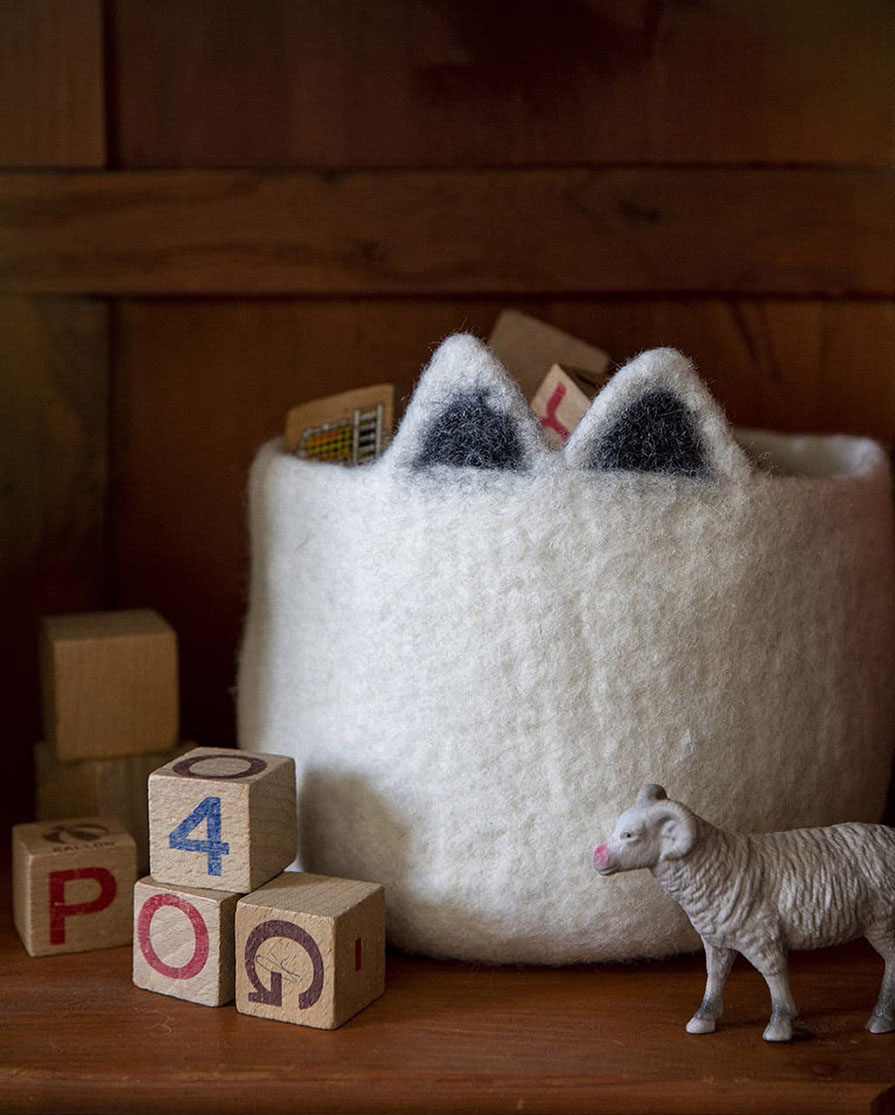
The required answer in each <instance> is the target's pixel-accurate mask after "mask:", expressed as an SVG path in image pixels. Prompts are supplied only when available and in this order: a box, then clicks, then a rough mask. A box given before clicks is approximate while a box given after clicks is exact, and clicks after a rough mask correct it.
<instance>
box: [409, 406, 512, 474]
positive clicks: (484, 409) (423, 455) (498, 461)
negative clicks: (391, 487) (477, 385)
mask: <svg viewBox="0 0 895 1115" xmlns="http://www.w3.org/2000/svg"><path fill="white" fill-rule="evenodd" d="M431 465H453V466H454V467H455V468H499V469H519V470H521V469H523V468H524V467H525V453H524V451H523V448H522V441H521V438H520V437H519V432H518V429H517V427H516V423H515V422H514V421H513V419H512V418H511V417H510V415H508V414H506V413H504V412H501V411H497V410H495V409H494V408H493V407H492V406H489V404H488V401H487V398H486V395H485V392H484V391H482V390H471V391H463V392H461V393H460V394H458V395H456V396H455V398H454V399H453V400H452V401H451V402H450V403H448V405H447V406H446V407H445V408H444V410H443V411H442V412H441V413H440V414H438V415H437V416H436V417H435V418H434V419H433V420H432V423H431V425H430V426H429V427H428V429H427V430H426V432H425V433H424V435H423V439H422V445H421V447H420V452H419V455H418V456H417V458H416V460H415V461H414V462H413V467H414V468H417V469H420V468H428V467H429V466H431Z"/></svg>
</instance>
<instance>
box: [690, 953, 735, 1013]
mask: <svg viewBox="0 0 895 1115" xmlns="http://www.w3.org/2000/svg"><path fill="white" fill-rule="evenodd" d="M702 944H703V947H704V948H705V970H706V980H705V997H704V998H703V1000H702V1004H701V1006H700V1007H699V1010H698V1011H697V1012H696V1013H695V1014H694V1015H693V1017H692V1018H691V1019H690V1021H689V1022H688V1023H687V1033H688V1034H711V1033H712V1032H713V1031H714V1029H715V1022H716V1021H717V1020H718V1019H719V1018H720V1017H721V1011H722V1010H723V1003H722V996H723V994H724V984H725V983H727V977H728V975H729V974H730V967H731V965H732V964H733V961H734V957H735V956H736V953H735V952H734V950H733V949H722V948H716V947H715V946H714V945H710V944H708V943H707V942H706V941H703V942H702Z"/></svg>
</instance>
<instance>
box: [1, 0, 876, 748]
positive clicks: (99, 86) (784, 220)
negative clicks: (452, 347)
mask: <svg viewBox="0 0 895 1115" xmlns="http://www.w3.org/2000/svg"><path fill="white" fill-rule="evenodd" d="M4 13H5V14H6V15H7V16H10V13H14V18H13V19H12V20H11V22H12V27H13V30H9V28H8V25H9V24H10V18H7V20H5V21H4V22H5V25H4V27H3V30H2V31H0V35H2V36H3V38H0V90H2V91H3V93H4V95H5V98H9V99H10V102H11V103H13V104H14V105H15V111H14V112H13V113H12V114H11V115H9V114H7V117H6V119H4V120H2V121H0V164H2V165H5V166H6V167H7V168H9V167H16V168H29V169H30V172H29V173H28V174H24V175H20V174H15V175H11V174H6V175H3V176H2V178H0V291H4V292H6V293H5V301H4V303H3V306H4V309H3V315H4V322H5V321H6V319H7V317H8V318H9V320H10V323H11V327H10V329H9V330H8V331H7V337H6V338H5V340H4V342H3V344H2V348H0V353H2V366H3V372H4V377H5V376H6V374H7V369H9V381H10V383H11V384H12V385H13V387H14V390H13V392H12V393H11V394H12V402H13V405H12V408H11V409H9V408H4V410H5V412H6V413H5V414H4V420H5V421H8V422H9V423H10V429H11V431H12V432H11V434H10V441H9V443H8V444H9V445H10V446H12V447H13V449H11V450H10V453H9V454H8V455H7V456H8V458H9V459H8V460H7V459H5V458H4V459H3V468H4V472H3V480H4V486H3V492H4V499H5V500H6V501H7V502H6V503H5V504H4V519H3V520H2V529H3V532H4V533H3V542H4V544H5V543H6V541H7V539H9V540H10V545H11V549H10V550H9V552H10V553H12V554H13V555H18V556H14V558H13V561H14V562H15V563H16V564H15V566H14V568H13V574H15V576H18V577H19V580H18V581H16V580H15V576H12V575H10V576H7V585H6V588H5V590H4V591H6V592H7V593H8V594H9V596H10V598H11V599H14V600H15V602H16V609H17V611H16V612H15V616H16V619H15V622H14V623H13V624H12V625H10V627H9V628H8V630H7V631H6V632H5V638H6V640H7V645H8V646H9V648H10V649H13V650H15V652H16V654H18V655H19V659H20V661H19V663H18V664H17V666H16V668H15V671H14V673H13V676H12V677H11V678H10V677H7V678H6V679H5V680H4V686H5V687H4V690H3V693H2V696H3V699H4V701H5V702H6V703H7V704H8V705H9V706H10V707H11V708H12V710H13V722H14V724H15V725H16V727H15V732H14V747H15V748H16V754H17V755H19V756H21V755H24V754H26V753H27V748H28V747H29V746H30V742H31V740H32V739H33V737H34V734H35V732H36V731H37V730H38V729H37V718H36V701H35V690H34V685H33V671H32V662H31V658H30V655H31V643H32V626H31V625H32V623H33V619H34V616H35V615H36V614H37V613H38V612H39V611H40V610H43V609H45V608H47V607H53V608H56V607H60V608H61V607H81V606H87V605H90V604H93V603H101V604H103V605H110V606H111V605H120V606H131V605H151V606H154V607H158V608H159V609H160V610H161V611H162V612H163V613H164V614H165V615H166V616H168V618H170V619H171V621H172V622H173V623H174V624H175V625H176V626H177V628H178V630H179V632H180V636H181V643H182V661H183V710H184V716H183V721H184V730H185V731H186V732H187V733H189V734H190V736H192V737H193V738H196V739H198V740H199V741H200V742H202V743H225V742H229V741H231V740H232V738H233V706H232V697H231V693H230V687H231V686H232V684H233V680H234V672H235V671H234V661H235V652H236V645H237V640H238V633H239V626H240V620H241V614H242V610H243V607H244V603H245V584H246V575H247V559H246V538H245V528H244V519H245V497H244V492H245V477H246V470H247V468H248V465H249V462H250V460H251V457H252V454H253V452H254V451H255V449H256V448H257V446H258V445H259V443H260V442H261V441H263V440H264V439H265V438H267V437H269V436H272V435H274V434H275V433H276V432H277V431H278V429H279V426H280V422H281V419H282V415H283V412H284V411H285V409H286V408H287V407H288V406H290V405H292V404H294V403H296V402H299V401H302V400H303V399H307V398H311V397H313V396H315V395H317V394H323V393H328V392H331V391H337V390H341V389H345V388H348V387H352V386H356V385H360V384H363V383H375V382H379V381H381V380H382V379H384V378H394V379H395V380H396V381H397V382H398V383H399V384H400V385H401V388H402V390H404V391H405V392H406V391H409V390H410V387H411V385H412V383H413V379H414V377H415V375H416V373H417V371H418V369H419V367H420V365H421V364H422V363H423V362H424V361H425V359H426V358H427V356H428V354H429V352H430V351H431V348H432V346H433V344H434V343H435V342H437V341H438V340H439V339H440V338H441V337H443V336H444V335H445V334H446V333H448V332H450V331H452V330H454V329H457V328H471V329H473V330H475V331H478V332H481V333H487V332H488V330H489V329H490V326H491V324H492V322H493V320H494V317H495V316H496V314H497V312H498V311H499V309H500V308H501V307H502V306H503V305H505V304H508V303H510V304H513V305H517V306H520V307H522V308H524V309H528V310H530V311H531V312H533V313H536V314H538V315H539V316H542V317H544V318H545V319H547V320H550V321H553V322H555V323H556V324H558V325H560V326H562V327H564V328H568V329H570V330H572V331H573V332H575V333H578V334H579V335H580V336H582V337H584V338H586V339H589V340H592V341H594V342H596V343H597V344H599V345H601V346H602V347H604V348H606V349H607V351H609V352H610V353H611V354H612V356H613V357H614V358H616V359H618V360H623V359H624V358H625V357H627V356H629V355H631V354H632V353H634V352H637V351H639V350H640V349H642V348H645V347H649V346H651V345H656V344H674V345H678V346H679V347H681V348H683V349H684V350H685V351H687V352H688V353H690V354H691V355H692V356H693V357H694V358H695V359H696V360H697V362H698V364H699V366H700V367H701V369H702V370H703V372H704V374H705V375H706V376H707V378H708V379H709V380H710V382H711V384H712V386H713V389H714V390H715V391H716V393H717V395H718V397H719V398H720V399H721V401H722V402H723V403H724V405H725V406H726V407H727V409H728V412H729V414H730V416H731V418H732V419H733V420H734V421H736V422H739V423H745V424H752V425H769V426H775V427H778V428H782V429H788V430H814V429H817V430H844V431H850V432H857V433H869V434H873V435H875V436H878V437H881V438H883V439H885V440H887V441H890V440H892V439H893V437H895V377H893V373H892V370H891V362H892V353H893V349H895V275H893V271H892V267H891V259H892V254H893V247H895V245H893V242H892V237H893V232H892V229H893V227H895V226H893V222H892V215H893V213H892V200H893V188H892V187H893V158H895V112H893V108H895V88H893V67H892V58H893V57H895V9H893V8H892V5H891V3H890V2H889V0H851V2H849V0H815V2H813V3H807V2H806V0H754V2H752V3H749V4H743V3H741V2H740V0H705V2H704V3H700V4H682V3H655V2H653V0H648V2H646V0H645V2H643V3H630V2H629V0H561V2H552V0H550V2H548V0H519V2H518V3H516V4H514V5H511V6H510V5H506V4H503V3H497V2H489V0H486V2H483V3H473V2H469V0H420V2H419V3H417V4H413V5H408V4H404V3H401V2H400V0H302V2H301V3H295V2H293V0H190V3H188V4H186V3H183V2H182V0H107V2H106V3H105V4H104V5H100V4H99V3H87V2H86V0H78V2H73V0H28V3H19V2H17V0H0V15H2V14H4ZM13 61H14V63H15V64H14V65H13V64H12V62H13ZM48 73H49V74H51V75H52V76H51V78H50V79H49V85H48V86H46V87H45V86H44V84H42V83H41V77H42V76H44V75H46V74H48ZM26 103H27V105H28V106H29V108H28V109H27V110H26V109H25V108H24V107H23V106H24V105H25V104H26ZM73 122H76V125H77V126H76V127H74V129H73ZM54 137H55V138H54ZM106 152H108V155H106ZM103 165H105V166H106V168H107V170H106V172H104V173H100V174H97V173H95V171H91V173H88V174H86V175H85V174H84V173H78V174H75V175H71V174H69V173H68V172H67V171H65V170H64V169H63V168H78V167H80V168H100V167H102V166H103ZM47 292H54V297H53V298H48V297H47ZM29 362H30V363H29ZM29 367H30V368H36V369H38V372H39V374H37V375H34V374H28V375H27V376H26V373H25V371H24V370H23V369H26V368H29ZM17 385H18V386H17ZM41 385H43V386H41ZM47 385H50V386H49V388H48V387H47ZM107 416H108V421H107ZM107 438H108V444H109V464H108V472H106V467H105V461H106V454H105V445H106V439H107ZM66 439H68V440H66ZM16 446H18V447H19V448H18V449H16V448H15V447H16ZM10 461H12V463H10ZM29 462H30V463H29ZM16 470H18V472H17V471H16ZM19 474H21V476H22V477H23V478H24V479H21V480H17V479H16V476H18V475H19ZM8 476H11V477H12V480H7V477H8ZM106 476H108V482H107V483H106V482H105V478H106ZM35 477H37V478H38V479H35ZM60 537H62V538H64V540H65V541H64V545H62V546H60V544H59V538H60ZM6 552H7V551H6V549H4V550H3V553H4V558H3V561H4V566H3V570H4V574H6V573H7V569H8V568H9V567H10V565H11V564H12V563H11V562H10V561H9V560H8V559H7V558H6V556H5V554H6ZM22 570H24V571H25V572H24V573H22V572H21V571H22ZM23 578H24V580H26V581H27V584H28V585H29V586H30V587H29V588H28V591H27V592H24V591H23V590H22V589H21V587H20V586H21V584H22V583H23V580H22V579H23ZM17 762H19V763H20V766H19V769H24V767H23V766H22V764H23V763H24V762H25V760H24V759H17Z"/></svg>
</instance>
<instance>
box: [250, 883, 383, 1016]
mask: <svg viewBox="0 0 895 1115" xmlns="http://www.w3.org/2000/svg"><path fill="white" fill-rule="evenodd" d="M384 987H385V896H384V891H383V889H382V887H381V886H379V885H378V884H376V883H360V882H356V881H354V880H352V879H334V878H330V877H328V876H325V875H306V874H304V873H302V872H299V871H286V872H284V873H283V874H282V875H280V876H278V877H277V878H276V879H273V880H272V881H271V882H269V883H267V884H266V886H263V887H260V888H259V889H258V890H256V891H255V892H254V893H253V894H249V895H246V896H245V898H241V899H240V900H239V903H238V904H237V907H236V1009H237V1010H239V1011H241V1012H242V1013H243V1014H252V1015H255V1016H257V1017H259V1018H273V1019H276V1020H278V1021H280V1022H296V1023H298V1024H299V1025H300V1026H315V1027H317V1028H318V1029H321V1030H334V1029H335V1028H336V1027H337V1026H341V1025H342V1023H343V1022H347V1021H348V1019H349V1018H351V1017H352V1015H355V1014H357V1012H358V1011H359V1010H363V1008H364V1007H365V1006H367V1005H368V1004H369V1003H371V1002H372V1001H373V1000H374V999H376V998H378V997H379V996H380V995H381V994H382V992H383V989H384Z"/></svg>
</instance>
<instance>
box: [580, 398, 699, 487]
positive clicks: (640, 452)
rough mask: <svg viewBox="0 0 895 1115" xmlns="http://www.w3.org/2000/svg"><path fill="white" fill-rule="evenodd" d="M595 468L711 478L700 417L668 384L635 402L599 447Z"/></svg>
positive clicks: (624, 412) (592, 465) (604, 437)
mask: <svg viewBox="0 0 895 1115" xmlns="http://www.w3.org/2000/svg"><path fill="white" fill-rule="evenodd" d="M591 468H595V469H601V470H605V469H619V470H623V471H625V472H662V473H670V474H673V475H676V476H693V477H697V476H708V475H709V474H710V472H711V469H710V468H709V464H708V459H707V455H706V451H705V446H704V445H703V441H702V437H701V435H700V433H699V427H698V425H697V421H696V417H695V415H694V414H693V412H692V411H691V410H690V408H689V407H688V406H686V405H685V404H684V403H683V402H681V400H680V399H679V398H678V397H677V395H675V394H674V392H672V391H669V390H667V389H665V388H659V389H656V390H654V391H647V392H645V393H644V394H643V395H641V396H640V397H639V398H638V399H635V400H634V402H632V403H630V404H629V405H628V406H627V407H626V408H625V409H624V410H623V411H622V413H621V414H620V415H619V416H618V418H616V420H615V422H614V423H613V424H612V425H611V426H610V427H609V429H608V430H607V431H606V433H605V434H604V435H603V437H602V438H601V439H600V440H599V441H598V442H597V444H596V446H595V447H594V454H593V459H592V463H591Z"/></svg>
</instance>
